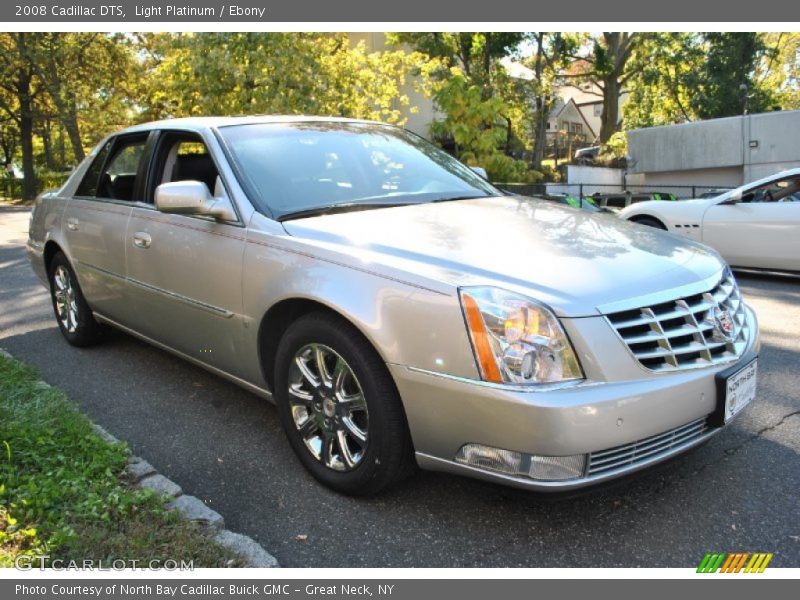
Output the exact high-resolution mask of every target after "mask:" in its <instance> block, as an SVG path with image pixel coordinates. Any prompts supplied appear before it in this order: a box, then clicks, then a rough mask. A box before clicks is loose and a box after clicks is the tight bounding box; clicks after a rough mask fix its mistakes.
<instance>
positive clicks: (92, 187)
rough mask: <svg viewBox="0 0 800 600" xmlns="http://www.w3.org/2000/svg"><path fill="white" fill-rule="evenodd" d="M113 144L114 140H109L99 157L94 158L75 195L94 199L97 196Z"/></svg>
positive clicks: (101, 149) (98, 154)
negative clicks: (102, 171)
mask: <svg viewBox="0 0 800 600" xmlns="http://www.w3.org/2000/svg"><path fill="white" fill-rule="evenodd" d="M112 143H113V142H112V140H109V141H107V142H106V143H105V144H104V145H103V147H102V148H100V151H99V152H98V153H97V156H95V157H94V160H93V161H92V164H91V165H89V168H88V169H87V171H86V174H85V175H84V176H83V180H82V181H81V184H80V185H79V186H78V190H77V191H76V192H75V195H77V196H89V197H92V198H93V197H94V196H96V195H97V182H98V181H100V171H101V170H102V169H103V165H104V164H105V162H106V158H107V157H108V153H109V152H110V151H111V145H112Z"/></svg>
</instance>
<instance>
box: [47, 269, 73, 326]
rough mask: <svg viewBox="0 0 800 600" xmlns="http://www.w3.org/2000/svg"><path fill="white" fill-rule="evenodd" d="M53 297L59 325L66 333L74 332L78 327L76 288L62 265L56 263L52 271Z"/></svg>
mask: <svg viewBox="0 0 800 600" xmlns="http://www.w3.org/2000/svg"><path fill="white" fill-rule="evenodd" d="M53 297H54V298H55V305H56V314H57V315H58V320H59V322H60V323H61V326H62V327H63V328H64V330H65V331H66V332H67V333H74V332H75V331H76V330H77V329H78V297H77V290H76V289H75V285H74V284H73V282H72V277H70V274H69V271H68V270H67V269H66V267H64V265H58V266H57V267H56V269H55V271H54V272H53Z"/></svg>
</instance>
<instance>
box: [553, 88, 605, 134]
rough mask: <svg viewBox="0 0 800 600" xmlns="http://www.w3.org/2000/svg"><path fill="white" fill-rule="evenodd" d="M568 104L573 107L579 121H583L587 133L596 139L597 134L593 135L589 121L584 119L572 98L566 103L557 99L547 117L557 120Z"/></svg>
mask: <svg viewBox="0 0 800 600" xmlns="http://www.w3.org/2000/svg"><path fill="white" fill-rule="evenodd" d="M570 104H571V105H572V106H574V107H575V112H576V113H578V116H579V117H580V118H581V121H583V124H584V125H585V126H586V129H587V130H588V131H589V133H591V134H592V135H593V136H595V137H596V136H597V134H596V133H595V131H594V129H592V126H591V125H589V121H587V120H586V117H585V116H584V115H583V111H582V110H581V109H580V108H579V107H578V105H577V104H576V103H575V100H573V99H572V98H570V99H569V100H567V101H566V102H565V101H564V100H561V99H559V101H558V102H557V103H556V105H555V106H554V107H553V108H552V109H551V110H550V113H549V114H548V117H549V118H552V119H558V117H560V116H561V113H562V112H564V111H565V110H566V108H567V107H568V106H569V105H570Z"/></svg>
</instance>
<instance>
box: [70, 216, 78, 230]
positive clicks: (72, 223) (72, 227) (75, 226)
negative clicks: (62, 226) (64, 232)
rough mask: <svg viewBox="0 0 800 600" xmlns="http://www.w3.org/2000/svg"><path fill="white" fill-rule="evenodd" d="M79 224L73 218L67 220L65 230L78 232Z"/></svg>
mask: <svg viewBox="0 0 800 600" xmlns="http://www.w3.org/2000/svg"><path fill="white" fill-rule="evenodd" d="M79 224H80V221H78V219H74V218H69V219H67V229H69V230H70V231H78V225H79Z"/></svg>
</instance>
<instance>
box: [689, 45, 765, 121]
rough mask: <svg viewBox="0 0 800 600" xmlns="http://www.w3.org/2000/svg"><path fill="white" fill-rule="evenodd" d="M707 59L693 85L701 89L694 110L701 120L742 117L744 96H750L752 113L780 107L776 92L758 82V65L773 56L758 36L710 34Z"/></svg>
mask: <svg viewBox="0 0 800 600" xmlns="http://www.w3.org/2000/svg"><path fill="white" fill-rule="evenodd" d="M704 40H705V48H704V49H705V53H704V54H705V56H704V59H703V61H702V64H701V65H700V68H699V69H698V70H696V71H695V72H694V75H695V76H694V77H693V78H692V80H691V83H692V84H694V86H695V87H696V88H697V93H695V94H694V96H693V98H692V108H693V109H694V110H695V112H696V113H697V116H698V117H700V118H701V119H712V118H716V117H728V116H732V115H740V114H742V109H743V92H742V90H741V89H740V86H742V85H746V86H747V88H748V91H747V93H748V94H749V101H748V105H749V112H765V111H769V110H773V109H774V108H775V106H776V102H775V97H774V94H773V92H772V90H770V89H767V88H765V87H763V86H760V85H759V82H757V81H756V80H755V79H754V74H755V71H756V67H757V66H758V63H759V62H760V61H761V60H763V59H768V58H769V54H770V53H771V52H772V50H770V49H769V48H767V46H766V45H765V44H764V41H763V39H762V38H761V36H760V34H758V33H754V32H723V33H706V34H704Z"/></svg>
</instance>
